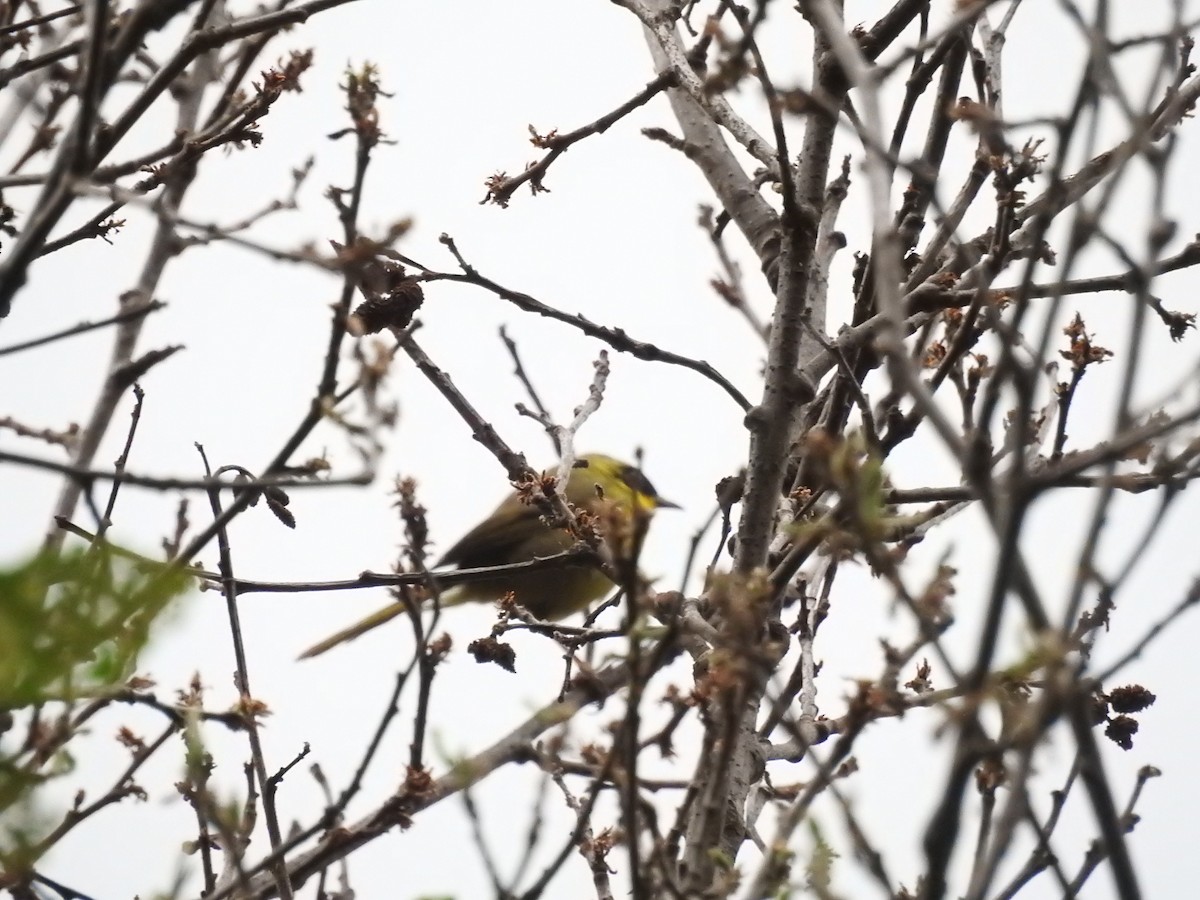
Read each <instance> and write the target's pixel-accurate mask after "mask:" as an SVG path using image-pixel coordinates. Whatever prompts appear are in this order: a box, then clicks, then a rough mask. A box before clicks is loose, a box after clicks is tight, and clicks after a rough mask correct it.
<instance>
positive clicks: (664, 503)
mask: <svg viewBox="0 0 1200 900" xmlns="http://www.w3.org/2000/svg"><path fill="white" fill-rule="evenodd" d="M654 508H655V509H683V507H682V506H680V505H679V504H678V503H672V502H671V501H670V500H668V499H667V498H666V497H655V498H654Z"/></svg>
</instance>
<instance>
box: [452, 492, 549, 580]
mask: <svg viewBox="0 0 1200 900" xmlns="http://www.w3.org/2000/svg"><path fill="white" fill-rule="evenodd" d="M546 531H549V528H548V526H547V525H546V523H545V522H543V521H542V518H541V513H540V512H539V511H538V508H537V507H536V506H530V505H529V504H527V503H522V502H521V500H520V498H519V497H517V496H516V495H515V494H514V495H512V496H511V497H508V498H507V499H506V500H505V501H504V502H503V503H501V504H500V505H499V506H498V507H496V511H495V512H494V513H492V514H491V515H490V516H488V517H487V518H486V519H484V520H483V521H482V522H480V523H479V524H478V525H476V526H475V527H474V528H472V529H471V530H470V531H468V532H467V533H466V534H465V535H463V536H462V538H461V539H459V541H458V543H456V544H455V545H454V546H453V547H451V548H450V549H449V550H447V551H446V554H445V556H443V557H442V559H441V562H440V563H439V565H443V566H457V567H458V568H460V569H475V568H483V567H484V566H499V565H503V564H505V563H510V562H519V561H520V559H519V558H517V556H518V553H517V551H518V550H519V549H520V548H521V546H522V545H523V544H526V543H527V542H528V541H529V540H530V539H531V538H535V537H538V536H539V535H541V534H542V533H544V532H546Z"/></svg>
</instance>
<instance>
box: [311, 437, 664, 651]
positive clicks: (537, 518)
mask: <svg viewBox="0 0 1200 900" xmlns="http://www.w3.org/2000/svg"><path fill="white" fill-rule="evenodd" d="M555 471H556V470H555V469H549V470H547V471H546V472H544V473H543V477H546V476H552V475H553V474H554V473H555ZM566 498H567V502H568V503H570V504H571V505H572V506H574V507H575V508H576V509H578V510H586V511H587V512H590V513H592V514H593V515H597V516H600V524H601V527H602V523H603V521H604V516H603V515H602V513H603V511H604V509H605V504H615V505H616V506H617V507H618V508H619V509H620V510H622V511H623V512H624V513H625V514H626V515H628V513H629V512H630V511H631V510H634V511H637V512H638V513H639V514H642V515H646V516H649V515H652V514H653V513H654V511H655V510H656V509H661V508H671V509H678V506H677V504H674V503H672V502H671V501H669V500H664V499H663V498H662V497H660V496H658V492H657V491H655V490H654V485H652V484H651V483H650V482H649V480H648V479H647V478H646V476H645V475H643V474H642V472H641V470H639V469H638V468H637V467H636V466H632V465H630V464H629V463H624V462H621V461H620V460H617V459H613V458H612V457H611V456H604V455H602V454H599V453H592V454H589V455H587V456H581V457H580V458H579V461H578V463H577V464H576V467H575V468H574V469H572V470H571V475H570V478H569V479H568V480H567V489H566ZM575 543H576V541H575V539H574V538H573V537H571V535H569V534H568V533H567V532H566V531H565V530H563V529H561V528H552V527H550V526H549V525H547V524H546V522H545V521H544V520H543V519H542V514H541V511H540V510H539V509H538V507H537V506H535V505H531V504H529V503H526V502H523V501H522V500H521V497H520V495H519V494H518V493H517V492H516V491H514V492H513V493H511V494H510V495H509V496H508V497H506V498H505V499H504V501H503V502H502V503H501V504H500V505H499V506H497V507H496V510H495V511H494V512H493V513H492V514H491V515H490V516H488V517H487V518H486V519H484V520H483V521H482V522H480V523H479V524H478V525H476V526H475V527H474V528H472V529H471V530H470V531H468V532H467V533H466V535H464V536H463V538H462V539H461V540H460V541H459V542H458V543H457V544H455V545H454V546H453V547H451V548H450V549H449V550H447V551H446V555H445V556H443V557H442V559H441V562H439V563H438V565H439V566H456V567H458V568H460V569H476V568H487V567H491V566H504V565H509V564H511V563H518V562H527V561H528V560H531V559H536V558H538V557H546V556H553V555H554V554H556V553H562V552H564V551H566V550H569V549H570V548H571V547H572V546H574V544H575ZM612 588H613V583H612V581H611V580H610V579H609V578H608V576H607V575H605V574H604V573H603V572H601V571H600V570H599V569H596V568H593V567H592V566H587V565H579V566H571V567H565V568H561V569H541V570H537V571H532V572H505V573H501V574H497V575H496V576H495V577H494V578H487V579H483V580H480V581H471V582H469V583H467V584H462V585H459V586H457V587H453V588H450V589H448V590H446V591H444V592H443V593H442V595H441V605H442V606H443V607H448V606H458V605H460V604H463V603H494V602H496V601H497V600H499V599H500V598H502V597H503V596H504V595H505V594H507V593H508V592H509V591H511V592H512V593H513V594H514V595H515V596H516V599H517V602H518V603H520V604H521V605H522V606H524V607H525V608H526V609H528V610H529V611H530V612H531V613H533V614H534V615H535V616H537V617H538V618H540V619H550V620H557V619H564V618H566V617H567V616H569V615H571V614H572V613H575V612H579V611H580V610H582V609H584V608H585V607H586V606H588V604H590V603H594V602H595V601H597V600H599V599H600V598H601V597H603V596H604V595H605V594H607V593H608V592H609V591H610V590H611V589H612ZM402 612H404V604H402V603H389V604H388V605H387V606H385V607H384V608H383V609H380V610H377V611H376V612H373V613H371V615H369V616H367V617H366V618H365V619H362V620H361V621H359V622H356V623H355V624H353V625H351V626H350V627H349V628H344V629H342V630H341V631H339V632H337V634H334V635H331V636H330V637H328V638H326V639H325V640H323V641H321V642H320V643H318V644H314V645H313V646H311V647H309V648H308V649H307V650H305V651H304V652H303V653H302V654H301V655H300V658H301V659H307V658H308V657H312V656H317V655H319V654H321V653H324V652H325V651H326V650H329V649H331V648H333V647H336V646H337V645H338V644H343V643H345V642H346V641H351V640H354V638H356V637H358V636H359V635H361V634H365V633H366V632H368V631H370V630H371V629H373V628H375V627H377V626H379V625H382V624H383V623H384V622H387V621H390V620H391V619H393V618H395V617H396V616H398V615H400V614H401V613H402Z"/></svg>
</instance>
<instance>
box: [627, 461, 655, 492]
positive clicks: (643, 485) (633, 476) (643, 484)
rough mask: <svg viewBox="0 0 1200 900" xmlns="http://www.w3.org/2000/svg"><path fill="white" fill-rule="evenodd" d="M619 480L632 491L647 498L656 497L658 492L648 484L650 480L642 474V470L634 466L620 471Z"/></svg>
mask: <svg viewBox="0 0 1200 900" xmlns="http://www.w3.org/2000/svg"><path fill="white" fill-rule="evenodd" d="M621 480H622V481H623V482H625V483H626V484H627V485H629V487H630V488H632V489H633V490H634V491H636V492H637V493H639V494H643V495H645V496H647V497H651V498H655V497H658V491H656V490H655V489H654V485H652V484H651V483H650V479H649V478H647V477H646V476H645V475H643V474H642V470H641V469H638V468H635V467H634V466H626V467H625V468H624V469H622V470H621Z"/></svg>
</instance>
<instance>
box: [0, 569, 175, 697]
mask: <svg viewBox="0 0 1200 900" xmlns="http://www.w3.org/2000/svg"><path fill="white" fill-rule="evenodd" d="M190 583H191V579H190V577H189V575H188V574H187V573H186V572H182V571H179V570H176V569H172V568H169V567H167V566H163V565H156V564H153V563H151V562H150V561H148V560H147V561H137V562H133V561H130V560H128V559H124V558H120V557H117V556H115V555H113V554H111V553H106V552H103V551H101V552H96V551H93V550H78V551H71V552H66V553H62V554H49V553H42V554H39V555H38V556H35V557H34V558H33V559H32V560H30V561H29V562H27V563H25V564H23V565H20V566H18V567H16V568H12V569H8V570H0V710H13V709H20V708H23V707H27V706H31V705H33V704H37V703H44V702H47V701H51V700H72V699H76V698H79V697H86V696H94V695H95V694H97V693H98V692H103V691H104V690H105V689H106V688H111V687H113V686H114V685H117V684H120V683H121V682H122V681H123V680H124V679H125V678H127V677H128V676H129V675H130V674H131V673H132V670H133V665H134V661H135V659H136V658H137V654H138V652H139V651H140V650H141V649H142V647H144V646H145V644H146V641H147V639H148V638H149V633H150V626H151V625H152V624H153V623H154V621H155V620H156V619H157V618H158V616H159V614H160V613H162V612H163V610H164V609H166V607H167V605H168V604H169V603H170V601H171V600H172V599H174V598H175V597H178V596H179V595H180V594H181V593H183V592H184V591H185V590H186V589H187V588H188V586H189V585H190Z"/></svg>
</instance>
